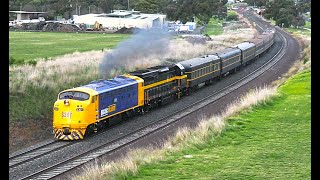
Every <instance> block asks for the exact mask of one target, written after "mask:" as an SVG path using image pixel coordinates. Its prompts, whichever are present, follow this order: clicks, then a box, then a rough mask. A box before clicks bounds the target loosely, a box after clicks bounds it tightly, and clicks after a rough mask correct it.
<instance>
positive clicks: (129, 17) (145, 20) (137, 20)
mask: <svg viewBox="0 0 320 180" xmlns="http://www.w3.org/2000/svg"><path fill="white" fill-rule="evenodd" d="M73 21H74V23H75V24H85V25H88V26H92V25H94V24H95V23H96V22H98V23H99V24H101V25H102V27H103V28H108V29H120V28H122V27H126V28H131V27H135V28H141V29H149V28H164V27H166V26H167V22H166V15H163V14H143V13H140V11H126V10H114V12H112V13H109V14H105V13H103V14H85V15H79V16H78V15H74V16H73Z"/></svg>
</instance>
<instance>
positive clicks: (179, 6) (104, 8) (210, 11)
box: [9, 0, 228, 24]
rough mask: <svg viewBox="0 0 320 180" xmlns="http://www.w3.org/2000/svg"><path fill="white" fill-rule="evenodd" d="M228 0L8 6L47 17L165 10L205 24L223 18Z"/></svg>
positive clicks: (62, 0)
mask: <svg viewBox="0 0 320 180" xmlns="http://www.w3.org/2000/svg"><path fill="white" fill-rule="evenodd" d="M227 2H228V0H196V1H194V0H9V9H10V10H24V11H44V12H47V13H48V14H47V15H48V18H49V19H53V18H54V17H55V16H62V17H64V18H65V19H69V18H72V15H81V14H87V13H110V12H112V10H119V9H121V10H132V9H134V10H137V11H141V12H142V13H152V14H153V13H161V14H166V15H167V18H168V19H169V20H172V21H175V20H180V21H182V22H187V21H192V20H194V19H195V18H198V19H199V20H200V22H202V23H204V24H207V23H208V22H209V19H210V18H211V17H212V16H217V17H218V18H225V17H226V15H227V7H226V3H227Z"/></svg>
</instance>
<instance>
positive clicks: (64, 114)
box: [62, 112, 72, 118]
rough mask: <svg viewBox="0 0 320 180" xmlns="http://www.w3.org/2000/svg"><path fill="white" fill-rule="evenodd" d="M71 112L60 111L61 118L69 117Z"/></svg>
mask: <svg viewBox="0 0 320 180" xmlns="http://www.w3.org/2000/svg"><path fill="white" fill-rule="evenodd" d="M71 115H72V113H71V112H62V118H71Z"/></svg>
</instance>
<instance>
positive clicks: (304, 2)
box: [247, 0, 311, 27]
mask: <svg viewBox="0 0 320 180" xmlns="http://www.w3.org/2000/svg"><path fill="white" fill-rule="evenodd" d="M247 3H248V4H249V5H251V6H254V5H255V6H258V7H259V6H262V7H265V8H266V10H265V11H264V12H263V14H262V15H263V16H264V17H265V18H267V19H273V20H275V22H276V25H278V26H281V27H290V26H294V27H302V26H304V25H305V17H304V15H303V14H304V13H306V12H311V0H247Z"/></svg>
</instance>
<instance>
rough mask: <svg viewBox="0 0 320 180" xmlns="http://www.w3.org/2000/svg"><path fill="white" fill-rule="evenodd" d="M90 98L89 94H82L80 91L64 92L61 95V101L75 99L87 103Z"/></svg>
mask: <svg viewBox="0 0 320 180" xmlns="http://www.w3.org/2000/svg"><path fill="white" fill-rule="evenodd" d="M89 98H90V95H89V94H88V93H84V92H80V91H67V92H63V93H61V94H60V95H59V99H75V100H79V101H85V100H88V99H89Z"/></svg>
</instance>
